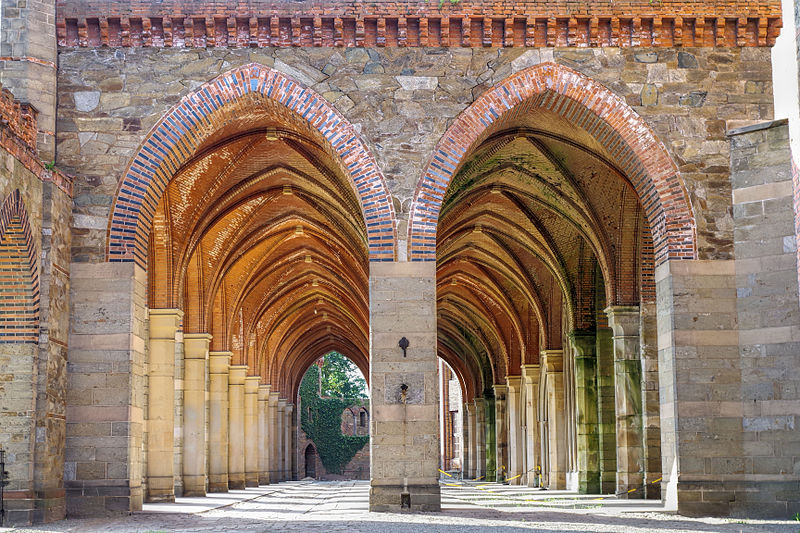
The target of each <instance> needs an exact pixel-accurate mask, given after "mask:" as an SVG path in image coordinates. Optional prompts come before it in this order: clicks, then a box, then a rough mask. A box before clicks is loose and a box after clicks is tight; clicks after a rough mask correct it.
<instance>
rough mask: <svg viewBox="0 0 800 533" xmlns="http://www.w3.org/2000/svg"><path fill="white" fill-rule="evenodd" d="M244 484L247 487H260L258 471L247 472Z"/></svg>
mask: <svg viewBox="0 0 800 533" xmlns="http://www.w3.org/2000/svg"><path fill="white" fill-rule="evenodd" d="M244 484H245V486H246V487H258V473H257V472H248V473H247V474H245V478H244Z"/></svg>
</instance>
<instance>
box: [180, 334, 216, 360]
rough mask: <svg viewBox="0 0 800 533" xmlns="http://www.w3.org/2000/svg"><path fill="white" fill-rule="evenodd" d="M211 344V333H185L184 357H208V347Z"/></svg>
mask: <svg viewBox="0 0 800 533" xmlns="http://www.w3.org/2000/svg"><path fill="white" fill-rule="evenodd" d="M210 344H211V335H209V334H208V333H184V334H183V346H184V348H183V358H184V359H206V358H207V357H208V347H209V345H210Z"/></svg>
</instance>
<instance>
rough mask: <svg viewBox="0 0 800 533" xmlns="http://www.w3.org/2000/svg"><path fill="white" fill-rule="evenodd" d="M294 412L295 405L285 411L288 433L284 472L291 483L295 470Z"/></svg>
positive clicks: (285, 424)
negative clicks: (293, 460)
mask: <svg viewBox="0 0 800 533" xmlns="http://www.w3.org/2000/svg"><path fill="white" fill-rule="evenodd" d="M293 411H294V404H293V403H287V404H286V408H285V410H284V415H283V416H284V417H285V419H286V421H285V422H284V428H285V431H286V437H284V452H283V457H284V466H283V471H284V472H285V479H286V480H288V481H291V480H293V479H294V472H293V470H294V468H293V466H292V458H293V457H294V446H292V441H293V440H294V439H292V426H293V424H292V412H293Z"/></svg>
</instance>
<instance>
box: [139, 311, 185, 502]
mask: <svg viewBox="0 0 800 533" xmlns="http://www.w3.org/2000/svg"><path fill="white" fill-rule="evenodd" d="M182 318H183V311H181V310H180V309H151V310H150V354H149V364H148V368H149V371H148V384H147V501H149V502H172V501H175V489H174V477H173V476H174V472H175V465H174V463H173V459H172V455H173V452H174V450H173V443H174V438H175V334H176V333H177V331H178V327H180V324H181V319H182Z"/></svg>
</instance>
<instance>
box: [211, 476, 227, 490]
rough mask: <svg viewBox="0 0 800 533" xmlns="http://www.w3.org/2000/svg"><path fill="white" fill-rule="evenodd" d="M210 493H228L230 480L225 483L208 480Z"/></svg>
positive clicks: (225, 480)
mask: <svg viewBox="0 0 800 533" xmlns="http://www.w3.org/2000/svg"><path fill="white" fill-rule="evenodd" d="M208 492H228V478H225V479H224V480H223V481H211V480H210V479H209V480H208Z"/></svg>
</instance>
